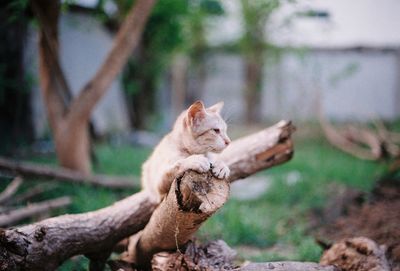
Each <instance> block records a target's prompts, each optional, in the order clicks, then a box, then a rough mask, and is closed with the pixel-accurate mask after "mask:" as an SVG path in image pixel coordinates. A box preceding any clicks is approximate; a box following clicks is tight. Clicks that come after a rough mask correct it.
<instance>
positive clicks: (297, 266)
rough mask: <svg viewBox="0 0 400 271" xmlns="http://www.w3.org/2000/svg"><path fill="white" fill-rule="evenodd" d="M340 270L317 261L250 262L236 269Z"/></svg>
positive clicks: (283, 270) (266, 270)
mask: <svg viewBox="0 0 400 271" xmlns="http://www.w3.org/2000/svg"><path fill="white" fill-rule="evenodd" d="M269 270H272V271H340V269H339V268H336V267H334V266H322V265H319V264H317V263H302V262H270V263H249V264H247V265H245V266H243V267H240V268H237V269H235V271H269Z"/></svg>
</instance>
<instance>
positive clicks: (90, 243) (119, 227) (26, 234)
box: [0, 192, 156, 271]
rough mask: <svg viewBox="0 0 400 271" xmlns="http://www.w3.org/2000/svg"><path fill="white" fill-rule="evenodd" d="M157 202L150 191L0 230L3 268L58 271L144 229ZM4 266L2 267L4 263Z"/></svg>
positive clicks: (0, 257)
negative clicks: (68, 261) (67, 262)
mask: <svg viewBox="0 0 400 271" xmlns="http://www.w3.org/2000/svg"><path fill="white" fill-rule="evenodd" d="M155 207H156V205H155V204H154V203H153V202H151V201H150V200H149V196H148V195H147V194H146V192H140V193H137V194H134V195H132V196H130V197H128V198H126V199H123V200H121V201H118V202H116V203H115V204H114V205H111V206H109V207H106V208H103V209H100V210H98V211H94V212H88V213H83V214H77V215H63V216H59V217H54V218H50V219H46V220H43V221H41V222H38V223H35V224H30V225H27V226H23V227H18V228H15V229H8V230H0V262H3V263H4V265H6V266H8V267H7V268H3V269H1V268H0V270H19V269H23V270H32V271H34V270H38V271H39V270H49V271H50V270H55V269H56V268H57V267H58V266H59V265H60V264H61V263H62V262H63V261H65V260H66V259H68V258H70V257H72V256H74V255H79V254H86V255H91V254H96V253H99V252H101V251H106V250H107V249H110V250H111V248H112V247H113V246H114V245H115V244H116V243H117V242H118V241H119V240H121V239H123V238H125V237H127V236H130V235H132V234H134V233H135V232H137V231H139V230H141V229H142V228H143V227H144V226H145V225H146V223H147V221H148V220H149V219H150V216H151V214H152V212H153V210H154V208H155ZM0 267H1V266H0Z"/></svg>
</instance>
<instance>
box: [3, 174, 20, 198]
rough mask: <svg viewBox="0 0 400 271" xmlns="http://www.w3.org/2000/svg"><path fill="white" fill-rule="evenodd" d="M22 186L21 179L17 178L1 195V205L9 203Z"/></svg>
mask: <svg viewBox="0 0 400 271" xmlns="http://www.w3.org/2000/svg"><path fill="white" fill-rule="evenodd" d="M21 184H22V178H21V177H15V178H14V180H13V181H12V182H11V183H10V184H9V185H8V186H7V187H6V189H4V191H3V192H1V194H0V203H3V202H5V201H7V200H8V199H9V198H11V197H12V196H13V195H14V194H15V192H17V190H18V188H19V186H20V185H21Z"/></svg>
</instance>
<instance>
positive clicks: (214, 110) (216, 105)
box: [207, 102, 224, 113]
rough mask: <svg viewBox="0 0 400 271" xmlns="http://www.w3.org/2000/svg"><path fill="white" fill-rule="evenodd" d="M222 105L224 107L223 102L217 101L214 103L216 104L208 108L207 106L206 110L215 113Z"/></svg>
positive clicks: (218, 111) (219, 110)
mask: <svg viewBox="0 0 400 271" xmlns="http://www.w3.org/2000/svg"><path fill="white" fill-rule="evenodd" d="M222 107H224V102H219V103H216V104H214V105H212V106H210V107H209V108H207V110H208V111H211V112H215V113H220V112H221V110H222Z"/></svg>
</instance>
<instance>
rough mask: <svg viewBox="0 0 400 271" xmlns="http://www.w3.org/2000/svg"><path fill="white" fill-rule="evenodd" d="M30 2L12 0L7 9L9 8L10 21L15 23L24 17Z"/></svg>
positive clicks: (27, 0)
mask: <svg viewBox="0 0 400 271" xmlns="http://www.w3.org/2000/svg"><path fill="white" fill-rule="evenodd" d="M28 4H29V0H12V1H10V2H9V3H8V5H7V7H6V9H8V10H9V14H10V16H8V22H9V23H13V22H16V21H19V20H21V19H23V18H24V16H23V14H24V13H25V11H26V9H27V7H28Z"/></svg>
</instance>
